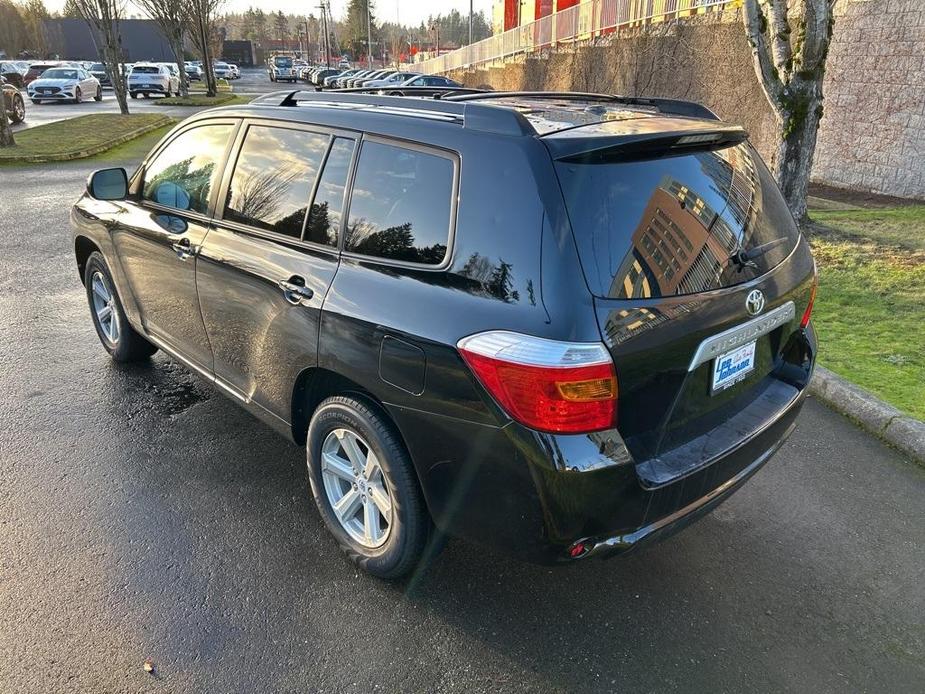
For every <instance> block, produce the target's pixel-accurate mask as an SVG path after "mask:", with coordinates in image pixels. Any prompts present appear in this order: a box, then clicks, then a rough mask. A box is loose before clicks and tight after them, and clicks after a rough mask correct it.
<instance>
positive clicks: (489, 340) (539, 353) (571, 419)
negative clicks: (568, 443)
mask: <svg viewBox="0 0 925 694" xmlns="http://www.w3.org/2000/svg"><path fill="white" fill-rule="evenodd" d="M457 347H458V348H459V352H460V354H461V355H462V357H463V359H464V360H465V361H466V363H467V364H468V365H469V368H471V369H472V371H473V373H475V375H476V377H477V378H478V379H479V381H480V382H481V384H482V385H483V386H485V388H486V389H487V390H488V392H489V393H491V395H492V397H494V398H495V400H496V401H497V402H498V404H499V405H501V407H502V408H504V410H505V412H507V413H508V414H509V415H510V416H511V417H512V418H514V419H515V420H517V421H518V422H520V423H521V424H523V425H525V426H528V427H530V428H531V429H536V430H538V431H546V432H552V433H565V434H578V433H587V432H591V431H600V430H602V429H610V428H612V427H614V426H616V423H617V374H616V371H615V370H614V366H613V361H612V360H611V358H610V354H609V353H608V352H607V349H606V348H605V347H604V345H602V344H600V343H599V342H558V341H555V340H545V339H542V338H538V337H531V336H529V335H521V334H519V333H512V332H507V331H500V330H499V331H490V332H485V333H479V334H478V335H472V336H470V337H466V338H463V339H462V340H460V341H459V344H458V345H457Z"/></svg>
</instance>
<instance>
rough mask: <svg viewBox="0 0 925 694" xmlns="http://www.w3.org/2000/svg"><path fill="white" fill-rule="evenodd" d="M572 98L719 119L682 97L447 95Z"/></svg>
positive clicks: (463, 96) (466, 98) (462, 96)
mask: <svg viewBox="0 0 925 694" xmlns="http://www.w3.org/2000/svg"><path fill="white" fill-rule="evenodd" d="M517 97H520V98H528V99H574V100H576V101H579V100H580V101H606V102H611V103H618V104H626V105H628V106H651V107H653V108H656V109H658V110H659V112H661V113H667V114H671V115H674V116H686V117H688V118H706V119H709V120H719V116H717V115H716V114H715V113H713V111H711V110H710V109H708V108H707V107H706V106H704V105H703V104H698V103H697V102H696V101H684V100H682V99H664V98H661V97H639V96H621V95H619V94H595V93H593V92H488V91H485V92H480V93H477V94H460V95H459V96H455V95H450V96H447V97H446V98H447V100H450V101H474V100H480V101H481V100H485V99H510V98H517Z"/></svg>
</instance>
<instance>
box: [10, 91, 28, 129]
mask: <svg viewBox="0 0 925 694" xmlns="http://www.w3.org/2000/svg"><path fill="white" fill-rule="evenodd" d="M12 106H13V112H12V114H10V122H11V123H22V122H23V121H24V120H26V104H25V103H24V102H23V100H22V97H21V96H20V95H19V94H17V95H16V96H14V97H13V103H12Z"/></svg>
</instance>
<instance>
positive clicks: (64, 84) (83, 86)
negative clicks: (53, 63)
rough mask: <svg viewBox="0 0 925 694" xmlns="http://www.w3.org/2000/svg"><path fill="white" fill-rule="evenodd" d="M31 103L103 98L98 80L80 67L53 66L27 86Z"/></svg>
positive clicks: (78, 101)
mask: <svg viewBox="0 0 925 694" xmlns="http://www.w3.org/2000/svg"><path fill="white" fill-rule="evenodd" d="M27 91H28V93H29V98H30V99H32V103H33V104H38V103H41V102H43V101H73V102H74V103H75V104H79V103H80V102H81V101H82V100H83V99H84V98H88V99H89V98H93V99H96V100H97V101H102V100H103V88H102V87H101V86H100V81H99V80H98V79H96V77H94V76H93V75H91V74H90V73H89V72H87V71H86V70H84V69H83V68H82V67H53V68H50V69H48V70H45V72H43V73H42V74H41V76H40V77H39V78H38V79H37V80H33V81H31V82H30V83H29V86H28V88H27Z"/></svg>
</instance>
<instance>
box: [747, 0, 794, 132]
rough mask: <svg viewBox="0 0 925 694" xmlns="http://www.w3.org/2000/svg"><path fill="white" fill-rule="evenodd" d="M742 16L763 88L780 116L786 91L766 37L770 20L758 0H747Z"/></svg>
mask: <svg viewBox="0 0 925 694" xmlns="http://www.w3.org/2000/svg"><path fill="white" fill-rule="evenodd" d="M742 18H743V21H744V22H745V36H746V38H747V39H748V43H749V44H750V45H751V49H752V59H753V61H754V63H755V71H756V72H757V73H758V75H759V76H760V78H761V80H760V81H761V88H762V90H764V93H765V96H767V98H768V103H770V104H771V107H772V108H773V109H774V111H775V113H777V115H778V116H780V114H781V111H782V110H783V108H782V103H781V100H782V99H781V98H782V96H783V93H784V83H783V82H782V81H781V78H780V75H779V74H778V72H777V68H776V67H775V66H774V62H773V59H772V57H771V50H770V48H769V47H768V43H767V40H766V39H765V34H766V33H767V31H768V22H767V18H766V17H765V16H764V13H763V12H762V10H761V7H760V6H759V4H758V0H745V6H744V8H743V12H742Z"/></svg>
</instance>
